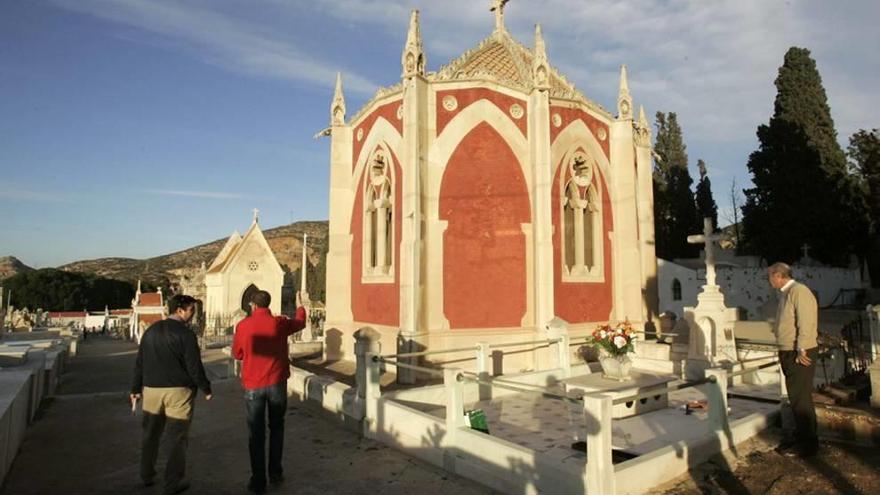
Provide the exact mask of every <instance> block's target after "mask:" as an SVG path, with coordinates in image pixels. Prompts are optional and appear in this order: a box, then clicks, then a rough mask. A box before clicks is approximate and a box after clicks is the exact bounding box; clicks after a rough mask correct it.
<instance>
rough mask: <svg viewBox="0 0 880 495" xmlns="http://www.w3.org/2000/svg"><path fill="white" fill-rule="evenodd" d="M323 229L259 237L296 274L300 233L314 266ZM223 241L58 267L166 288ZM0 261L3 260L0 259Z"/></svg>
mask: <svg viewBox="0 0 880 495" xmlns="http://www.w3.org/2000/svg"><path fill="white" fill-rule="evenodd" d="M327 229H328V223H327V222H326V221H322V222H296V223H292V224H290V225H282V226H280V227H275V228H273V229H267V230H264V231H263V235H264V236H265V237H266V241H268V243H269V247H271V248H272V251H273V252H274V253H275V257H276V258H277V259H278V262H279V263H281V267H282V268H284V270H285V271H296V270H297V269H299V267H300V265H301V262H302V236H303V234H304V233H305V234H308V235H309V240H308V255H309V261H310V262H311V263H312V264H317V263H318V257H319V253H320V252H322V251H326V249H327ZM230 234H231V232H230ZM242 234H244V232H242ZM227 239H228V238H223V239H217V240H215V241H212V242H209V243H207V244H201V245H199V246H195V247H191V248H189V249H184V250H183V251H178V252H176V253H171V254H166V255H162V256H156V257H155V258H149V259H142V260H138V259H132V258H99V259H94V260H84V261H75V262H73V263H68V264H66V265H63V266H59V267H58V268H59V269H60V270H65V271H69V272H76V273H90V274H94V275H98V276H101V277H106V278H113V279H118V280H129V281H136V280H143V281H144V282H145V283H148V284H151V285H156V286H160V285H161V286H166V287H167V286H168V285H169V282H174V281H176V280H177V277H178V275H179V274H180V273H181V272H183V271H190V270H193V269H196V268H198V267H199V266H200V265H201V264H202V263H203V262H204V263H205V265H210V264H211V262H212V261H214V258H216V257H217V254H218V253H219V252H220V250H221V249H222V248H223V245H224V244H225V243H226V240H227ZM2 259H6V258H0V260H2ZM13 259H14V258H13ZM16 261H18V260H16ZM0 266H2V265H0ZM0 270H2V268H0ZM0 273H2V271H0ZM0 278H2V277H0Z"/></svg>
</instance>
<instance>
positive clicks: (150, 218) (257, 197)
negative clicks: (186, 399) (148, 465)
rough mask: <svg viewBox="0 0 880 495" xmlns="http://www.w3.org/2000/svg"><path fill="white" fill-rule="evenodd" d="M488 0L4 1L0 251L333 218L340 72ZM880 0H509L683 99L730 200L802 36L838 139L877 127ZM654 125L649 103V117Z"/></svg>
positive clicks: (592, 84) (555, 58)
mask: <svg viewBox="0 0 880 495" xmlns="http://www.w3.org/2000/svg"><path fill="white" fill-rule="evenodd" d="M489 5H490V2H489V1H488V0H485V1H483V0H442V1H441V0H382V1H379V0H259V1H257V0H250V1H248V0H234V1H233V0H186V1H182V0H178V1H166V0H33V1H25V0H8V1H5V2H2V3H0V256H2V255H6V254H11V255H14V256H16V257H18V258H20V259H21V260H22V261H24V262H25V263H27V264H29V265H31V266H36V267H44V266H55V265H58V264H62V263H66V262H70V261H74V260H78V259H86V258H97V257H105V256H122V257H134V258H143V257H151V256H156V255H160V254H165V253H168V252H172V251H176V250H179V249H184V248H187V247H190V246H193V245H195V244H200V243H203V242H207V241H210V240H213V239H217V238H220V237H225V236H227V235H228V234H229V233H230V232H231V231H232V230H233V229H240V230H242V229H244V228H246V227H247V225H248V224H249V221H250V217H251V213H250V211H251V209H252V208H254V207H256V208H259V209H260V210H261V214H260V216H261V223H262V224H263V225H264V227H272V226H276V225H281V224H285V223H288V222H290V221H292V220H322V219H326V218H327V211H328V204H327V201H328V199H327V189H328V176H329V174H328V164H329V157H328V149H329V141H328V140H326V139H324V140H317V141H316V140H314V139H313V138H312V136H313V135H314V133H315V132H317V131H319V130H320V129H323V128H324V127H326V125H327V122H328V120H329V115H328V114H329V102H330V98H331V96H332V91H333V83H334V78H335V73H336V71H341V72H342V73H343V78H344V84H345V89H346V98H347V103H348V109H349V116H351V115H353V114H354V113H355V112H356V111H357V109H358V108H360V106H361V105H362V104H363V103H365V102H366V101H367V100H368V99H369V98H370V97H371V95H372V94H373V92H374V91H375V89H376V88H378V87H379V86H388V85H391V84H394V83H395V82H397V81H398V80H399V75H400V65H399V64H400V52H401V49H402V47H403V43H404V40H405V37H406V28H407V20H408V15H409V11H410V10H411V9H413V8H418V9H420V10H421V12H422V35H423V37H424V40H425V48H426V51H427V58H428V70H429V71H433V70H437V69H438V68H439V67H440V65H442V64H445V63H447V62H449V61H450V60H452V59H454V58H455V57H457V56H458V55H459V54H460V53H462V52H463V51H465V50H467V49H468V48H471V47H473V46H474V45H476V44H477V43H478V42H479V40H481V39H482V38H483V37H485V36H486V35H488V34H489V33H490V32H491V30H492V28H493V25H494V19H493V16H492V14H491V13H490V12H489V11H488V7H489ZM878 18H880V2H876V1H872V0H864V1H847V2H826V1H820V0H815V1H798V0H790V1H769V0H763V1H760V0H737V1H732V0H731V1H715V2H708V1H698V0H694V1H678V0H668V1H647V0H645V1H616V0H589V1H587V0H567V1H566V0H512V1H511V2H510V3H509V4H508V6H507V9H506V22H507V27H508V30H509V31H511V32H512V33H513V34H514V36H515V37H516V38H518V39H519V40H520V41H522V42H523V43H524V44H526V45H528V46H531V45H532V40H533V34H532V33H533V31H534V27H533V26H534V23H535V22H540V23H541V24H542V27H543V28H544V36H545V39H546V42H547V50H548V55H549V58H550V62H551V64H553V65H554V66H556V67H557V68H558V69H559V70H560V71H562V72H563V73H564V74H566V75H567V76H568V77H569V79H570V80H572V81H573V82H574V83H575V84H576V85H577V86H578V87H579V88H580V89H581V91H582V92H584V93H585V94H586V95H587V96H588V97H590V98H591V99H593V100H594V101H596V102H598V103H599V104H601V105H603V106H604V107H605V108H608V109H613V108H614V106H615V103H614V102H615V99H616V94H617V78H618V70H619V65H620V64H622V63H625V64H627V66H628V68H629V75H630V89H631V91H632V94H633V97H634V98H635V100H636V104H637V105H638V104H643V105H644V106H645V109H646V111H647V112H648V114H649V116H652V115H653V114H654V113H655V112H656V111H674V112H677V113H678V114H679V122H680V123H681V124H682V127H683V130H684V134H685V142H686V143H687V146H688V153H689V156H690V162H691V167H692V168H691V173H692V175H694V176H696V175H697V172H696V162H697V159H698V158H702V159H704V160H705V161H706V162H707V164H708V165H709V172H710V177H711V179H712V183H713V189H714V192H715V197H716V201H717V202H718V203H719V206H720V207H721V209H722V214H721V217H722V219H724V218H729V217H730V204H731V202H730V186H731V182H732V181H733V180H734V179H735V180H736V182H737V184H738V185H739V186H742V187H745V186H747V185H748V180H749V174H748V172H747V170H746V167H745V164H746V160H747V158H748V155H749V153H750V152H751V151H753V150H754V149H755V147H756V145H757V141H756V139H755V137H754V136H755V129H756V127H757V125H759V124H761V123H766V121H767V119H768V118H769V116H770V114H771V112H772V108H773V98H774V96H775V88H774V87H773V80H774V79H775V77H776V71H777V69H778V67H779V65H780V64H781V63H782V57H783V55H784V53H785V51H786V50H787V48H788V47H789V46H792V45H797V46H804V47H807V48H809V49H810V50H811V51H812V52H813V56H814V58H815V59H816V60H817V63H818V65H819V70H820V72H821V74H822V77H823V82H824V84H825V88H826V90H827V92H828V96H829V102H830V104H831V108H832V116H833V117H834V119H835V123H836V124H837V130H838V133H839V141H840V142H841V143H842V144H844V145H845V144H846V142H847V140H848V137H849V135H851V134H852V133H853V132H855V131H856V130H858V129H860V128H874V127H880V119H878V118H877V116H876V115H877V114H876V109H877V108H878V107H880V94H878V92H877V90H876V88H878V87H880V58H878V57H877V55H876V48H877V47H878V46H880V30H877V29H876V26H875V23H876V20H877V19H878ZM652 120H653V119H652Z"/></svg>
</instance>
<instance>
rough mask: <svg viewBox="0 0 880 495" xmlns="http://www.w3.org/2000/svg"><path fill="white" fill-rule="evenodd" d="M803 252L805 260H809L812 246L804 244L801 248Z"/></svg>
mask: <svg viewBox="0 0 880 495" xmlns="http://www.w3.org/2000/svg"><path fill="white" fill-rule="evenodd" d="M801 251H803V252H804V256H803V259H807V258H809V257H810V245H809V244H807V243H804V245H803V246H801Z"/></svg>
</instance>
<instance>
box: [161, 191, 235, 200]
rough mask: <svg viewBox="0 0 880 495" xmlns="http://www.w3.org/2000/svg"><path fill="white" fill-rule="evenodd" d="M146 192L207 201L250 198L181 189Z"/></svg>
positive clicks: (233, 194)
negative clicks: (205, 199)
mask: <svg viewBox="0 0 880 495" xmlns="http://www.w3.org/2000/svg"><path fill="white" fill-rule="evenodd" d="M144 192H146V193H148V194H155V195H157V196H182V197H186V198H207V199H247V198H248V197H247V196H245V195H243V194H238V193H227V192H215V191H186V190H180V189H146V190H144Z"/></svg>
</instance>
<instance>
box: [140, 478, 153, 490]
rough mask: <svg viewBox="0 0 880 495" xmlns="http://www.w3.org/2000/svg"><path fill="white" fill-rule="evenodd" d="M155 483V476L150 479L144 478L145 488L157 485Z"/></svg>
mask: <svg viewBox="0 0 880 495" xmlns="http://www.w3.org/2000/svg"><path fill="white" fill-rule="evenodd" d="M155 484H156V480H155V479H153V478H150V479H148V480H143V486H144V488H149V487H151V486H153V485H155Z"/></svg>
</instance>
